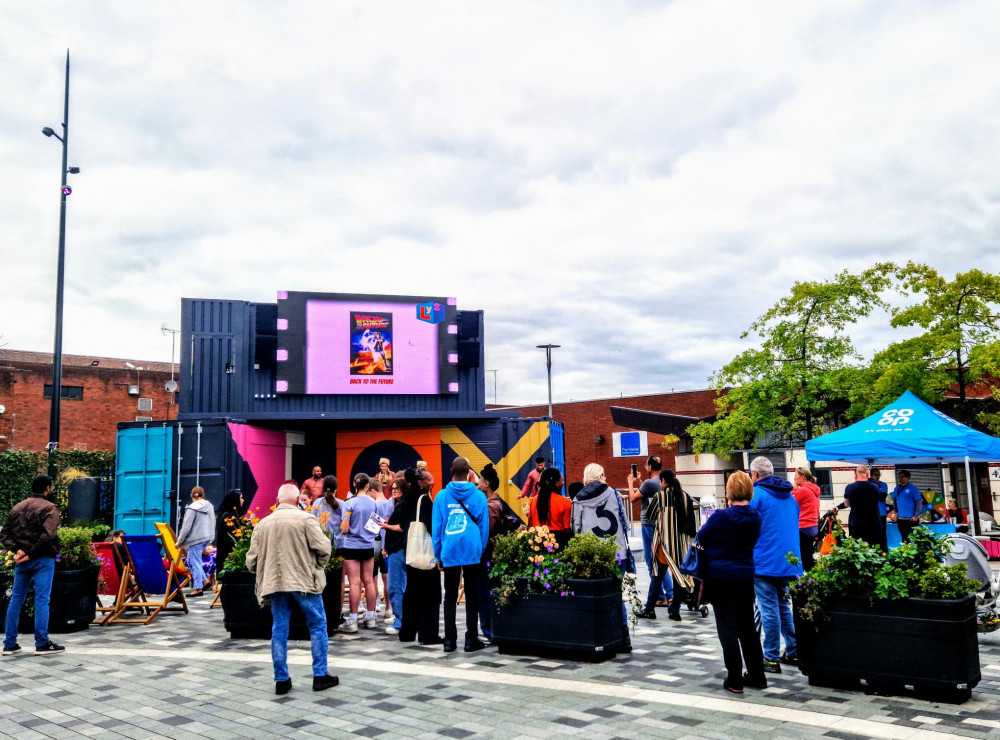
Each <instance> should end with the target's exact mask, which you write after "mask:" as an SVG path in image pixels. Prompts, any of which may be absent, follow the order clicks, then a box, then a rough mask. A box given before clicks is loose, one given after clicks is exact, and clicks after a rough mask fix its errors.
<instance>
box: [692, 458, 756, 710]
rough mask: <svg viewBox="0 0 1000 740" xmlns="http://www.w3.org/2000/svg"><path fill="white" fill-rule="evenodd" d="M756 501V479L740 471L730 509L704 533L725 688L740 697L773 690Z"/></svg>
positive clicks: (731, 486) (704, 568) (732, 482)
mask: <svg viewBox="0 0 1000 740" xmlns="http://www.w3.org/2000/svg"><path fill="white" fill-rule="evenodd" d="M752 498H753V484H752V483H751V482H750V476H748V475H747V474H746V473H744V472H743V471H742V470H737V471H736V472H735V473H733V474H732V475H731V476H729V480H728V481H726V500H727V501H728V502H729V506H728V507H727V508H725V509H719V510H718V511H716V512H715V513H714V514H712V516H711V517H709V519H708V521H707V522H705V525H704V526H703V527H702V528H701V531H699V532H698V542H699V543H700V544H701V546H702V558H703V560H704V562H703V563H702V565H701V572H702V575H703V576H704V579H705V598H706V600H708V601H709V602H711V604H712V607H713V608H714V610H715V629H716V631H717V632H718V633H719V643H720V644H721V645H722V658H723V660H724V661H725V662H726V673H727V675H726V680H725V681H724V682H723V684H722V687H723V688H724V689H725V690H726V691H730V692H732V693H734V694H742V693H743V687H744V686H751V687H753V688H755V689H766V688H767V678H766V677H765V676H764V670H763V668H764V654H763V652H762V651H761V649H760V639H759V638H758V637H757V627H756V626H755V625H754V620H753V599H754V587H753V578H754V565H753V550H754V545H756V544H757V538H758V537H759V536H760V514H758V513H757V512H756V511H755V510H754V509H753V508H751V507H750V506H748V505H747V504H749V503H750V499H752ZM741 650H742V654H743V660H740V652H741ZM744 661H745V662H746V667H747V672H746V673H743V662H744Z"/></svg>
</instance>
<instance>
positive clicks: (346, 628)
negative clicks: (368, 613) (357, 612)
mask: <svg viewBox="0 0 1000 740" xmlns="http://www.w3.org/2000/svg"><path fill="white" fill-rule="evenodd" d="M339 629H340V631H341V632H348V633H350V634H354V633H355V632H357V631H358V623H357V622H344V623H343V624H342V625H340V627H339Z"/></svg>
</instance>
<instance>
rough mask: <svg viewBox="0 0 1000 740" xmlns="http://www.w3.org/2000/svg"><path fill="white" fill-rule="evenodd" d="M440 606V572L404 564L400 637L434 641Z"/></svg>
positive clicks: (409, 639) (436, 635)
mask: <svg viewBox="0 0 1000 740" xmlns="http://www.w3.org/2000/svg"><path fill="white" fill-rule="evenodd" d="M440 609H441V571H439V570H438V569H437V566H435V567H434V568H433V569H432V570H420V569H419V568H412V567H410V566H409V565H407V566H406V590H405V591H403V626H402V629H400V630H399V639H400V640H402V641H403V642H412V641H413V640H414V639H416V638H417V637H419V638H420V642H425V643H436V642H439V641H440V639H441V636H440V635H439V634H438V613H439V612H440Z"/></svg>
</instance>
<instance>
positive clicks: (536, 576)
mask: <svg viewBox="0 0 1000 740" xmlns="http://www.w3.org/2000/svg"><path fill="white" fill-rule="evenodd" d="M535 578H538V571H537V570H536V571H535Z"/></svg>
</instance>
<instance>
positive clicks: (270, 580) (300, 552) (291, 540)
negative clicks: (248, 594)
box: [247, 484, 339, 694]
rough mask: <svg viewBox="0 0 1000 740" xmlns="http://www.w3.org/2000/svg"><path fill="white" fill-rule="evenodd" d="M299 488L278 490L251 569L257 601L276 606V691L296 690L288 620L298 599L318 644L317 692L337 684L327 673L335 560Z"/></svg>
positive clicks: (253, 546) (258, 531)
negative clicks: (328, 593)
mask: <svg viewBox="0 0 1000 740" xmlns="http://www.w3.org/2000/svg"><path fill="white" fill-rule="evenodd" d="M298 498H299V490H298V488H297V487H296V486H293V485H291V484H286V485H283V486H282V487H281V488H279V489H278V506H277V508H276V509H275V510H274V512H273V513H272V514H270V515H269V516H266V517H264V518H263V519H261V521H260V524H258V525H257V526H256V528H254V531H253V537H251V539H250V550H249V551H248V552H247V568H248V569H249V570H250V572H251V573H256V574H257V585H256V592H257V599H258V601H260V603H261V605H263V604H266V603H270V604H271V618H272V620H273V623H272V626H271V661H272V662H273V663H274V693H276V694H287V693H288V691H289V689H291V688H292V679H291V677H290V676H289V675H288V622H289V619H290V617H291V614H292V601H293V600H294V601H295V602H296V603H297V604H298V605H299V608H300V609H301V610H302V613H303V614H304V615H305V617H306V626H307V627H309V640H310V642H311V644H312V666H313V691H323V690H324V689H328V688H330V687H332V686H336V685H337V684H338V683H339V680H338V679H337V677H336V676H330V675H328V674H327V672H326V671H327V666H326V657H327V651H328V644H327V632H326V611H325V610H324V608H323V589H324V588H325V587H326V571H325V567H326V564H327V562H328V561H329V560H330V549H331V545H330V539H329V538H328V537H327V536H326V535H325V534H324V533H323V530H322V529H320V526H319V521H318V520H317V519H316V517H314V516H313V515H312V514H309V513H307V512H305V511H301V510H300V509H299V508H298V507H297V506H296V504H297V502H298Z"/></svg>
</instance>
